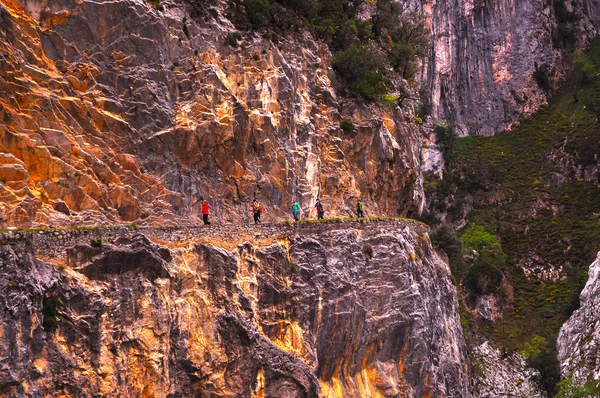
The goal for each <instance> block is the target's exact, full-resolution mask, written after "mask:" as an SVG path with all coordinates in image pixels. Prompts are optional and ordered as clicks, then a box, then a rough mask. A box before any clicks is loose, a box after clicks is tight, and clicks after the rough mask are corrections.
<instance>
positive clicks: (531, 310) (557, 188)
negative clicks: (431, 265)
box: [432, 40, 600, 350]
mask: <svg viewBox="0 0 600 398" xmlns="http://www.w3.org/2000/svg"><path fill="white" fill-rule="evenodd" d="M589 57H590V58H592V59H594V60H595V61H596V65H598V66H600V41H598V40H596V41H594V43H593V44H592V46H591V48H590V53H589ZM598 71H600V68H598ZM572 84H573V83H572V82H568V83H567V84H566V85H565V86H566V87H565V88H564V89H563V90H562V91H561V92H560V93H558V94H557V95H556V97H555V98H554V99H553V100H552V101H550V104H549V105H548V106H547V107H544V108H543V109H540V110H539V111H538V112H537V113H536V114H535V115H533V116H532V117H531V118H529V119H527V120H524V121H523V122H522V123H521V124H520V126H518V127H516V128H515V129H514V130H512V131H507V132H503V133H500V134H498V135H496V136H495V137H466V138H460V139H457V140H456V142H455V143H454V147H453V149H452V151H451V153H450V154H449V155H450V156H449V158H450V159H451V160H450V165H451V166H450V168H449V169H450V173H448V174H447V176H446V178H445V179H444V181H442V182H439V183H434V184H432V185H433V187H434V189H436V190H437V192H438V196H439V195H441V196H445V195H447V194H448V192H449V191H450V192H454V195H453V196H451V198H452V201H451V204H450V208H449V218H450V219H452V217H455V218H456V219H459V218H460V211H459V210H460V208H461V206H464V204H465V203H467V202H470V201H471V200H472V203H473V209H472V210H471V211H469V215H468V220H469V221H470V222H475V223H477V224H478V225H482V226H484V227H485V229H486V230H487V231H488V232H490V233H493V234H496V235H498V236H499V237H500V239H501V242H502V248H503V251H504V252H505V253H506V254H507V257H508V259H507V261H506V262H505V263H504V264H503V266H502V268H503V269H502V271H503V273H504V275H505V276H506V278H507V280H508V282H509V283H510V285H512V287H513V289H514V293H513V297H512V298H511V297H510V295H508V297H506V296H507V295H506V291H504V292H503V295H504V296H505V297H504V304H505V307H504V308H505V309H504V312H503V314H502V318H501V319H499V320H497V321H496V322H488V321H482V320H475V319H474V318H473V317H471V316H468V317H466V319H464V320H463V324H465V325H467V324H468V325H469V326H470V327H469V329H471V330H477V331H478V332H479V333H481V334H483V335H485V336H488V337H489V338H491V339H492V340H493V341H495V342H496V343H497V344H498V345H500V346H502V347H505V348H506V349H508V350H522V349H524V348H525V343H527V342H530V341H531V340H532V338H533V336H535V335H539V336H543V337H545V338H546V339H547V340H548V342H549V343H550V342H552V341H553V340H554V339H555V338H556V336H557V334H558V331H559V329H560V326H561V325H562V323H563V322H564V321H565V320H566V319H567V318H568V317H569V316H570V314H571V313H572V311H573V310H574V309H575V308H576V306H577V303H578V295H579V292H580V291H581V289H582V287H583V284H584V283H585V281H586V279H587V267H588V266H589V264H590V263H591V262H592V261H593V259H594V258H595V255H596V252H597V251H598V250H600V220H599V217H598V214H600V175H596V176H595V178H594V180H595V181H586V180H583V179H581V178H579V177H580V176H581V175H580V173H578V172H576V171H575V170H576V167H572V166H569V167H565V166H564V164H565V160H569V159H570V161H571V165H573V164H575V165H582V164H583V165H586V164H598V163H599V162H600V123H599V122H598V121H597V117H596V115H595V114H594V113H592V112H591V111H590V110H589V109H590V103H600V77H598V76H596V77H595V79H594V80H592V81H588V82H587V83H586V84H585V85H584V86H583V87H582V88H581V90H580V93H579V98H580V100H581V101H580V102H579V103H575V102H574V100H573V90H572ZM595 155H596V156H597V157H596V158H594V156H595ZM599 174H600V173H599ZM560 176H563V177H567V178H566V182H563V183H559V180H560ZM532 257H537V258H538V259H539V260H540V261H539V262H540V263H543V264H552V265H554V266H562V267H564V269H563V272H562V274H563V275H564V276H566V279H565V280H562V281H556V282H551V281H542V280H540V279H535V278H532V279H528V278H527V277H525V275H524V273H523V272H522V270H521V268H519V267H518V266H517V264H518V263H519V261H520V260H522V259H524V258H532ZM550 344H551V343H550Z"/></svg>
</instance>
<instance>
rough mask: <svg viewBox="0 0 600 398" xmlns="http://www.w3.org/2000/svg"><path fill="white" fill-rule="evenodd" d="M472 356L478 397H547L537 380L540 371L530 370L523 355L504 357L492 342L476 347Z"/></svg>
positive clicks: (473, 391) (474, 389)
mask: <svg viewBox="0 0 600 398" xmlns="http://www.w3.org/2000/svg"><path fill="white" fill-rule="evenodd" d="M470 354H471V355H470V357H471V361H472V365H473V372H472V378H471V393H472V396H473V397H474V398H495V397H528V398H545V397H546V396H547V394H546V393H545V392H544V391H542V390H541V389H540V388H539V385H538V384H537V383H536V381H535V378H536V377H538V378H539V372H538V371H537V370H535V369H532V368H530V367H529V366H528V365H527V363H526V362H525V359H524V358H523V357H522V356H521V355H520V354H518V353H513V354H510V355H502V353H501V352H500V350H498V349H497V348H494V347H493V346H492V345H491V344H490V342H489V341H485V342H483V343H482V344H480V345H477V346H476V347H473V349H472V351H471V353H470Z"/></svg>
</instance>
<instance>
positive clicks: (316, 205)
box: [315, 198, 325, 220]
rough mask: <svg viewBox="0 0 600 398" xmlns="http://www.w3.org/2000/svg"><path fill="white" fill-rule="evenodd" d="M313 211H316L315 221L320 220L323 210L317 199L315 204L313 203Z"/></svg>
mask: <svg viewBox="0 0 600 398" xmlns="http://www.w3.org/2000/svg"><path fill="white" fill-rule="evenodd" d="M315 209H317V219H318V220H322V219H323V215H324V214H325V210H323V204H322V203H321V201H320V200H319V198H317V203H315Z"/></svg>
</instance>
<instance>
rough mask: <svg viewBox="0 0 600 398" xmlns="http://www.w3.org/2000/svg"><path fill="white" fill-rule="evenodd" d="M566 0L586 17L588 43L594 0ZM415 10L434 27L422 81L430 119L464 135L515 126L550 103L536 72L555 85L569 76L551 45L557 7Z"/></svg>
mask: <svg viewBox="0 0 600 398" xmlns="http://www.w3.org/2000/svg"><path fill="white" fill-rule="evenodd" d="M554 3H557V2H554ZM558 3H561V2H560V1H558ZM566 3H567V4H566V7H567V9H569V10H574V12H576V13H577V15H578V16H579V17H580V18H581V20H580V22H579V23H578V25H581V27H580V28H581V32H582V34H581V38H582V42H581V43H580V44H583V42H584V41H585V39H584V38H585V37H588V38H589V37H592V36H594V35H595V34H597V32H598V25H599V24H600V7H598V4H597V2H594V1H583V2H577V3H576V4H574V5H572V4H571V3H570V2H566ZM418 7H419V9H420V10H421V11H422V12H423V13H424V14H425V15H426V16H427V19H428V20H429V21H430V23H431V25H430V29H431V33H432V44H431V55H430V59H429V62H428V63H427V64H426V67H425V70H424V75H423V81H424V83H425V85H426V87H427V88H428V90H429V92H430V96H431V101H432V105H433V114H432V116H433V117H434V119H436V120H439V119H441V120H445V121H447V122H448V123H450V124H455V125H456V130H457V132H459V133H460V134H462V135H467V134H483V135H493V134H494V133H496V132H499V131H502V130H505V129H510V128H511V126H512V125H514V123H516V122H518V120H519V118H520V117H521V116H522V115H530V114H531V113H533V112H534V111H536V110H537V109H538V108H539V106H540V105H541V104H543V103H545V102H546V97H547V95H548V93H546V92H545V91H544V90H543V89H542V88H540V87H539V85H538V83H537V82H536V80H535V78H534V76H533V74H534V71H535V70H536V67H538V68H543V69H544V70H545V71H546V72H547V74H548V76H549V78H550V79H551V80H559V79H561V78H562V77H564V74H565V67H566V65H564V60H563V52H562V50H560V49H559V48H557V47H556V45H555V43H553V36H554V35H556V32H557V31H558V22H557V18H556V15H555V10H554V7H553V2H548V1H546V0H531V1H503V0H490V1H473V0H460V1H455V2H448V1H439V0H425V1H422V2H421V4H418Z"/></svg>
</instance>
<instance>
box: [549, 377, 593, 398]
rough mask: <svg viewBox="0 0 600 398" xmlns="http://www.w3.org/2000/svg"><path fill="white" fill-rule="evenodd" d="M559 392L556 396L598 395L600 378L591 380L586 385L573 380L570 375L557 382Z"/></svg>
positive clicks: (581, 396) (566, 397) (564, 397)
mask: <svg viewBox="0 0 600 398" xmlns="http://www.w3.org/2000/svg"><path fill="white" fill-rule="evenodd" d="M557 387H558V392H557V393H556V395H555V396H554V398H587V397H597V396H598V393H600V389H599V387H598V380H590V381H588V382H587V383H585V385H583V386H580V385H577V384H575V382H573V379H571V378H570V377H569V378H567V379H564V380H561V381H560V382H558V384H557Z"/></svg>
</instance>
